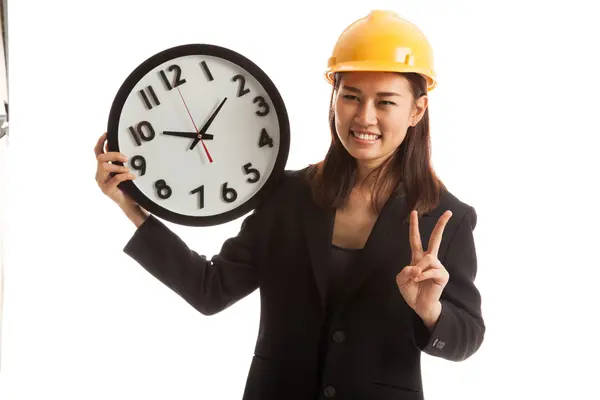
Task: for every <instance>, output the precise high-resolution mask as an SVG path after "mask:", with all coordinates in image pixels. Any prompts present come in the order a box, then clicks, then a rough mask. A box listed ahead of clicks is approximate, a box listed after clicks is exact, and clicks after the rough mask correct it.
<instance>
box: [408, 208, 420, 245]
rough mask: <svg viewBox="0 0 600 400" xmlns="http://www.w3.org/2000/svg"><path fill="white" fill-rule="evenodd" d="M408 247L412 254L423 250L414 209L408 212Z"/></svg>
mask: <svg viewBox="0 0 600 400" xmlns="http://www.w3.org/2000/svg"><path fill="white" fill-rule="evenodd" d="M409 229H410V230H409V239H410V249H411V250H412V252H413V254H415V253H420V252H422V251H423V244H422V243H421V233H420V232H419V218H418V214H417V211H416V210H413V211H411V213H410V228H409Z"/></svg>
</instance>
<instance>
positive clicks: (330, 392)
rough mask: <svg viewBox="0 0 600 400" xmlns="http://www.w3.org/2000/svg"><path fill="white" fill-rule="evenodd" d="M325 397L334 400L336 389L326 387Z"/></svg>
mask: <svg viewBox="0 0 600 400" xmlns="http://www.w3.org/2000/svg"><path fill="white" fill-rule="evenodd" d="M323 395H324V396H325V397H327V398H328V399H330V398H332V397H333V396H335V388H334V387H333V386H325V389H323Z"/></svg>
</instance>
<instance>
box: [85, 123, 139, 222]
mask: <svg viewBox="0 0 600 400" xmlns="http://www.w3.org/2000/svg"><path fill="white" fill-rule="evenodd" d="M94 153H95V154H96V160H97V161H98V166H97V168H96V182H97V183H98V186H99V187H100V189H101V190H102V193H104V194H105V195H107V196H108V197H109V198H110V199H111V200H112V201H114V202H115V203H117V205H118V206H119V207H121V208H122V209H123V210H126V209H132V208H134V207H135V206H136V205H137V204H136V203H135V202H134V201H133V199H132V198H131V197H129V196H128V195H127V194H125V193H124V192H123V191H122V190H121V189H119V187H118V185H119V183H121V182H123V181H127V180H132V179H135V174H133V173H131V172H129V168H128V167H126V166H124V165H118V164H114V163H115V162H122V163H124V162H126V161H127V157H126V156H125V155H124V154H121V153H119V152H116V151H110V152H109V151H106V133H104V134H102V136H100V138H99V139H98V142H97V143H96V146H95V147H94Z"/></svg>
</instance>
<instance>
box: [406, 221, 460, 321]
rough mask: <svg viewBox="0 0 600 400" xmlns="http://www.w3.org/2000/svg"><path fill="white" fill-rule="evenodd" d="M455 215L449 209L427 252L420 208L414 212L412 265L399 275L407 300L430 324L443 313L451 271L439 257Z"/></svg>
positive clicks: (437, 226)
mask: <svg viewBox="0 0 600 400" xmlns="http://www.w3.org/2000/svg"><path fill="white" fill-rule="evenodd" d="M451 217H452V212H451V211H446V212H445V213H444V214H442V216H441V217H440V219H439V220H438V222H437V224H436V226H435V228H434V229H433V231H432V233H431V238H430V240H429V246H428V248H427V251H424V250H423V246H422V244H421V234H420V232H419V220H418V215H417V212H416V211H412V212H411V214H410V228H409V237H410V248H411V252H412V257H411V261H410V265H409V266H406V267H404V268H403V269H402V271H401V272H400V273H399V274H398V275H396V284H397V285H398V289H400V294H401V295H402V297H403V298H404V300H405V301H406V303H407V304H408V305H409V306H410V307H411V308H412V309H413V310H414V311H415V312H416V313H417V314H418V315H419V316H420V317H421V318H422V319H423V321H424V322H425V324H426V325H427V326H428V327H431V325H433V324H435V322H436V321H437V319H438V317H439V315H440V313H441V303H440V301H439V300H440V296H441V294H442V291H443V290H444V287H445V286H446V284H447V283H448V279H449V277H450V276H449V274H448V271H446V268H444V266H443V265H442V263H441V262H440V260H438V251H439V248H440V244H441V242H442V234H443V232H444V228H445V227H446V224H447V223H448V221H449V220H450V218H451Z"/></svg>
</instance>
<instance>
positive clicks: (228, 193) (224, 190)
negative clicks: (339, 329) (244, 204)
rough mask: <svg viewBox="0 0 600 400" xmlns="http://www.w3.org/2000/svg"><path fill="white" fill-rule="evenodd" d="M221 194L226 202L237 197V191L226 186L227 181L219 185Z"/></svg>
mask: <svg viewBox="0 0 600 400" xmlns="http://www.w3.org/2000/svg"><path fill="white" fill-rule="evenodd" d="M221 195H222V196H223V200H225V201H226V202H227V203H233V202H234V201H235V200H236V199H237V196H238V195H237V192H236V191H235V189H233V188H228V187H227V182H225V183H224V184H223V185H222V186H221Z"/></svg>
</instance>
